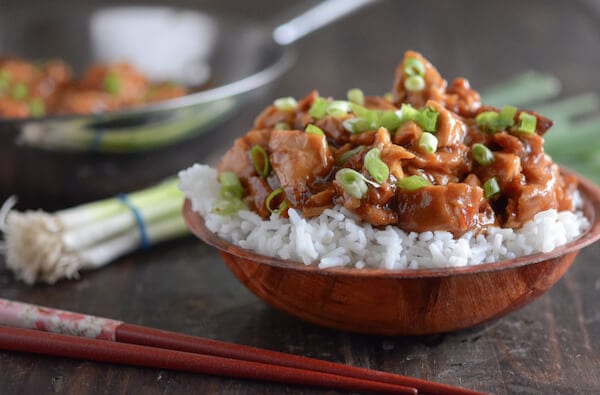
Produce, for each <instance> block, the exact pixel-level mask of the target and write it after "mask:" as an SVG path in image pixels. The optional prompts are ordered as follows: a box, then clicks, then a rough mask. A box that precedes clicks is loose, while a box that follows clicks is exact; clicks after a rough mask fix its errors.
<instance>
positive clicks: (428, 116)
mask: <svg viewBox="0 0 600 395" xmlns="http://www.w3.org/2000/svg"><path fill="white" fill-rule="evenodd" d="M439 115H440V114H439V113H438V112H437V111H435V110H433V109H432V108H429V107H426V108H423V109H422V110H420V111H418V112H417V115H416V116H415V119H414V121H415V122H416V123H417V125H419V126H420V127H421V128H422V129H423V130H424V131H426V132H431V133H435V132H436V131H437V119H438V116H439Z"/></svg>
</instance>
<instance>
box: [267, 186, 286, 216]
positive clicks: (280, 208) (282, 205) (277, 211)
mask: <svg viewBox="0 0 600 395" xmlns="http://www.w3.org/2000/svg"><path fill="white" fill-rule="evenodd" d="M282 193H283V189H282V188H277V189H275V190H274V191H273V192H271V193H270V194H269V196H267V199H266V200H265V206H266V207H267V210H269V212H270V213H271V214H281V212H282V211H283V210H285V209H286V208H287V206H288V204H287V201H286V200H285V199H284V200H283V201H282V202H281V203H280V204H279V206H278V207H277V208H275V209H273V208H272V207H271V202H272V201H273V199H275V197H277V196H279V195H281V194H282Z"/></svg>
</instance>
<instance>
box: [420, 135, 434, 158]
mask: <svg viewBox="0 0 600 395" xmlns="http://www.w3.org/2000/svg"><path fill="white" fill-rule="evenodd" d="M437 145H438V139H437V137H435V136H434V135H433V134H431V133H429V132H424V133H423V134H421V137H420V138H419V148H421V150H422V151H424V152H427V153H429V154H433V153H434V152H435V151H437Z"/></svg>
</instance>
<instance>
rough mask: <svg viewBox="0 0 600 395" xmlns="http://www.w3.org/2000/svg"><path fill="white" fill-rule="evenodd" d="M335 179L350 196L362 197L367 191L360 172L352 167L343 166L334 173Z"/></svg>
mask: <svg viewBox="0 0 600 395" xmlns="http://www.w3.org/2000/svg"><path fill="white" fill-rule="evenodd" d="M335 180H336V181H337V182H338V183H339V184H340V185H341V186H342V188H344V191H346V193H348V194H349V195H350V196H352V197H355V198H357V199H362V197H363V196H365V194H366V193H367V189H368V188H367V183H366V182H365V178H364V177H363V175H362V174H360V173H359V172H357V171H356V170H353V169H348V168H343V169H340V170H338V172H337V173H335Z"/></svg>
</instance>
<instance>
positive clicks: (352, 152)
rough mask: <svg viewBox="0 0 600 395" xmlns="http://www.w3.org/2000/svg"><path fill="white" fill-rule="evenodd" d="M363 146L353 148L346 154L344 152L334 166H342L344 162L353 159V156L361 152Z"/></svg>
mask: <svg viewBox="0 0 600 395" xmlns="http://www.w3.org/2000/svg"><path fill="white" fill-rule="evenodd" d="M363 148H364V146H363V145H359V146H358V147H354V148H352V149H351V150H348V151H346V152H344V153H343V154H341V155H340V157H339V158H337V160H336V161H335V164H336V165H340V166H341V165H343V164H344V163H346V161H347V160H348V159H350V158H351V157H353V156H354V155H356V154H358V153H359V152H361V151H362V150H363Z"/></svg>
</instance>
